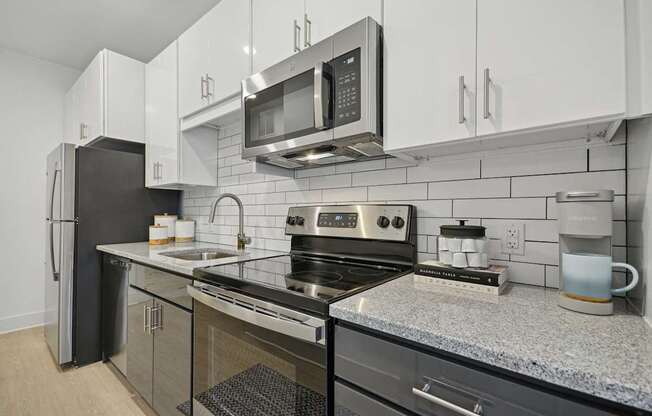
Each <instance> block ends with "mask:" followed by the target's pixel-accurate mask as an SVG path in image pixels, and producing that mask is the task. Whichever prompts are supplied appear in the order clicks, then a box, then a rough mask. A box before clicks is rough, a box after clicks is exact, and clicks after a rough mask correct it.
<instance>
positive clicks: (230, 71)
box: [206, 0, 271, 104]
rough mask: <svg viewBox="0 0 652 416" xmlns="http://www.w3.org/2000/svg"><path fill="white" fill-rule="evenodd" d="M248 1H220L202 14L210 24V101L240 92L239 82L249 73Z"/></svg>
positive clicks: (219, 99)
mask: <svg viewBox="0 0 652 416" xmlns="http://www.w3.org/2000/svg"><path fill="white" fill-rule="evenodd" d="M249 3H250V2H249V1H242V0H222V1H220V3H219V4H218V5H217V6H215V7H214V8H213V9H212V10H210V11H209V12H208V13H207V14H206V17H207V18H208V22H209V23H210V24H209V25H208V27H209V29H210V32H209V33H208V39H209V48H210V49H209V55H208V56H209V58H210V62H209V65H210V67H209V68H208V75H209V77H210V79H209V80H208V85H207V87H208V96H209V97H208V100H209V102H210V103H211V104H212V103H216V102H220V101H223V100H224V99H226V98H229V97H231V96H234V95H238V94H240V81H242V80H243V79H244V78H246V77H247V76H248V75H249V74H250V70H251V58H250V57H249V49H250V45H249V24H250V19H251V14H250V8H249ZM270 18H271V16H270Z"/></svg>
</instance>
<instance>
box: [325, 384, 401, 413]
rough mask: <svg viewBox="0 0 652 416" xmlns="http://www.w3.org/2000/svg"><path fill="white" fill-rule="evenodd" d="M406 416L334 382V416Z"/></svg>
mask: <svg viewBox="0 0 652 416" xmlns="http://www.w3.org/2000/svg"><path fill="white" fill-rule="evenodd" d="M366 415H373V416H406V414H405V413H402V412H399V411H397V410H395V409H393V408H391V407H389V406H386V405H384V404H383V403H380V402H377V401H376V400H374V399H372V398H370V397H368V396H366V395H364V394H362V393H360V392H357V391H355V390H353V389H351V388H349V387H347V386H345V385H344V384H341V383H339V382H337V381H336V382H335V416H366Z"/></svg>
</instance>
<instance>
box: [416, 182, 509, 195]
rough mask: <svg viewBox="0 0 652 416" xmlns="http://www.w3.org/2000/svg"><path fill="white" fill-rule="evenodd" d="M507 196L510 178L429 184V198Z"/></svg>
mask: <svg viewBox="0 0 652 416" xmlns="http://www.w3.org/2000/svg"><path fill="white" fill-rule="evenodd" d="M507 197H509V178H498V179H472V180H466V181H449V182H432V183H430V184H429V185H428V199H455V198H507Z"/></svg>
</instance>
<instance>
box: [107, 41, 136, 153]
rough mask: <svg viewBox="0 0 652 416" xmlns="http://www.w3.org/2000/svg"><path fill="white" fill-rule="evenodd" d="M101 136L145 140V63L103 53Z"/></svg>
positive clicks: (116, 54)
mask: <svg viewBox="0 0 652 416" xmlns="http://www.w3.org/2000/svg"><path fill="white" fill-rule="evenodd" d="M103 77H104V133H103V135H104V136H106V137H111V138H114V139H122V140H129V141H134V142H139V143H144V141H145V111H144V108H145V64H143V63H142V62H140V61H137V60H135V59H132V58H129V57H127V56H124V55H120V54H118V53H115V52H113V51H110V50H106V49H105V50H104V72H103Z"/></svg>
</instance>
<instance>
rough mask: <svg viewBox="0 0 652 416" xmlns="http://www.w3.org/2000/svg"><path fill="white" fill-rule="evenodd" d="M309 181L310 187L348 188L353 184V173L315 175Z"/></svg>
mask: <svg viewBox="0 0 652 416" xmlns="http://www.w3.org/2000/svg"><path fill="white" fill-rule="evenodd" d="M309 181H310V189H327V188H347V187H350V186H351V174H350V173H344V174H341V175H326V176H313V177H311V178H310V179H309Z"/></svg>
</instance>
